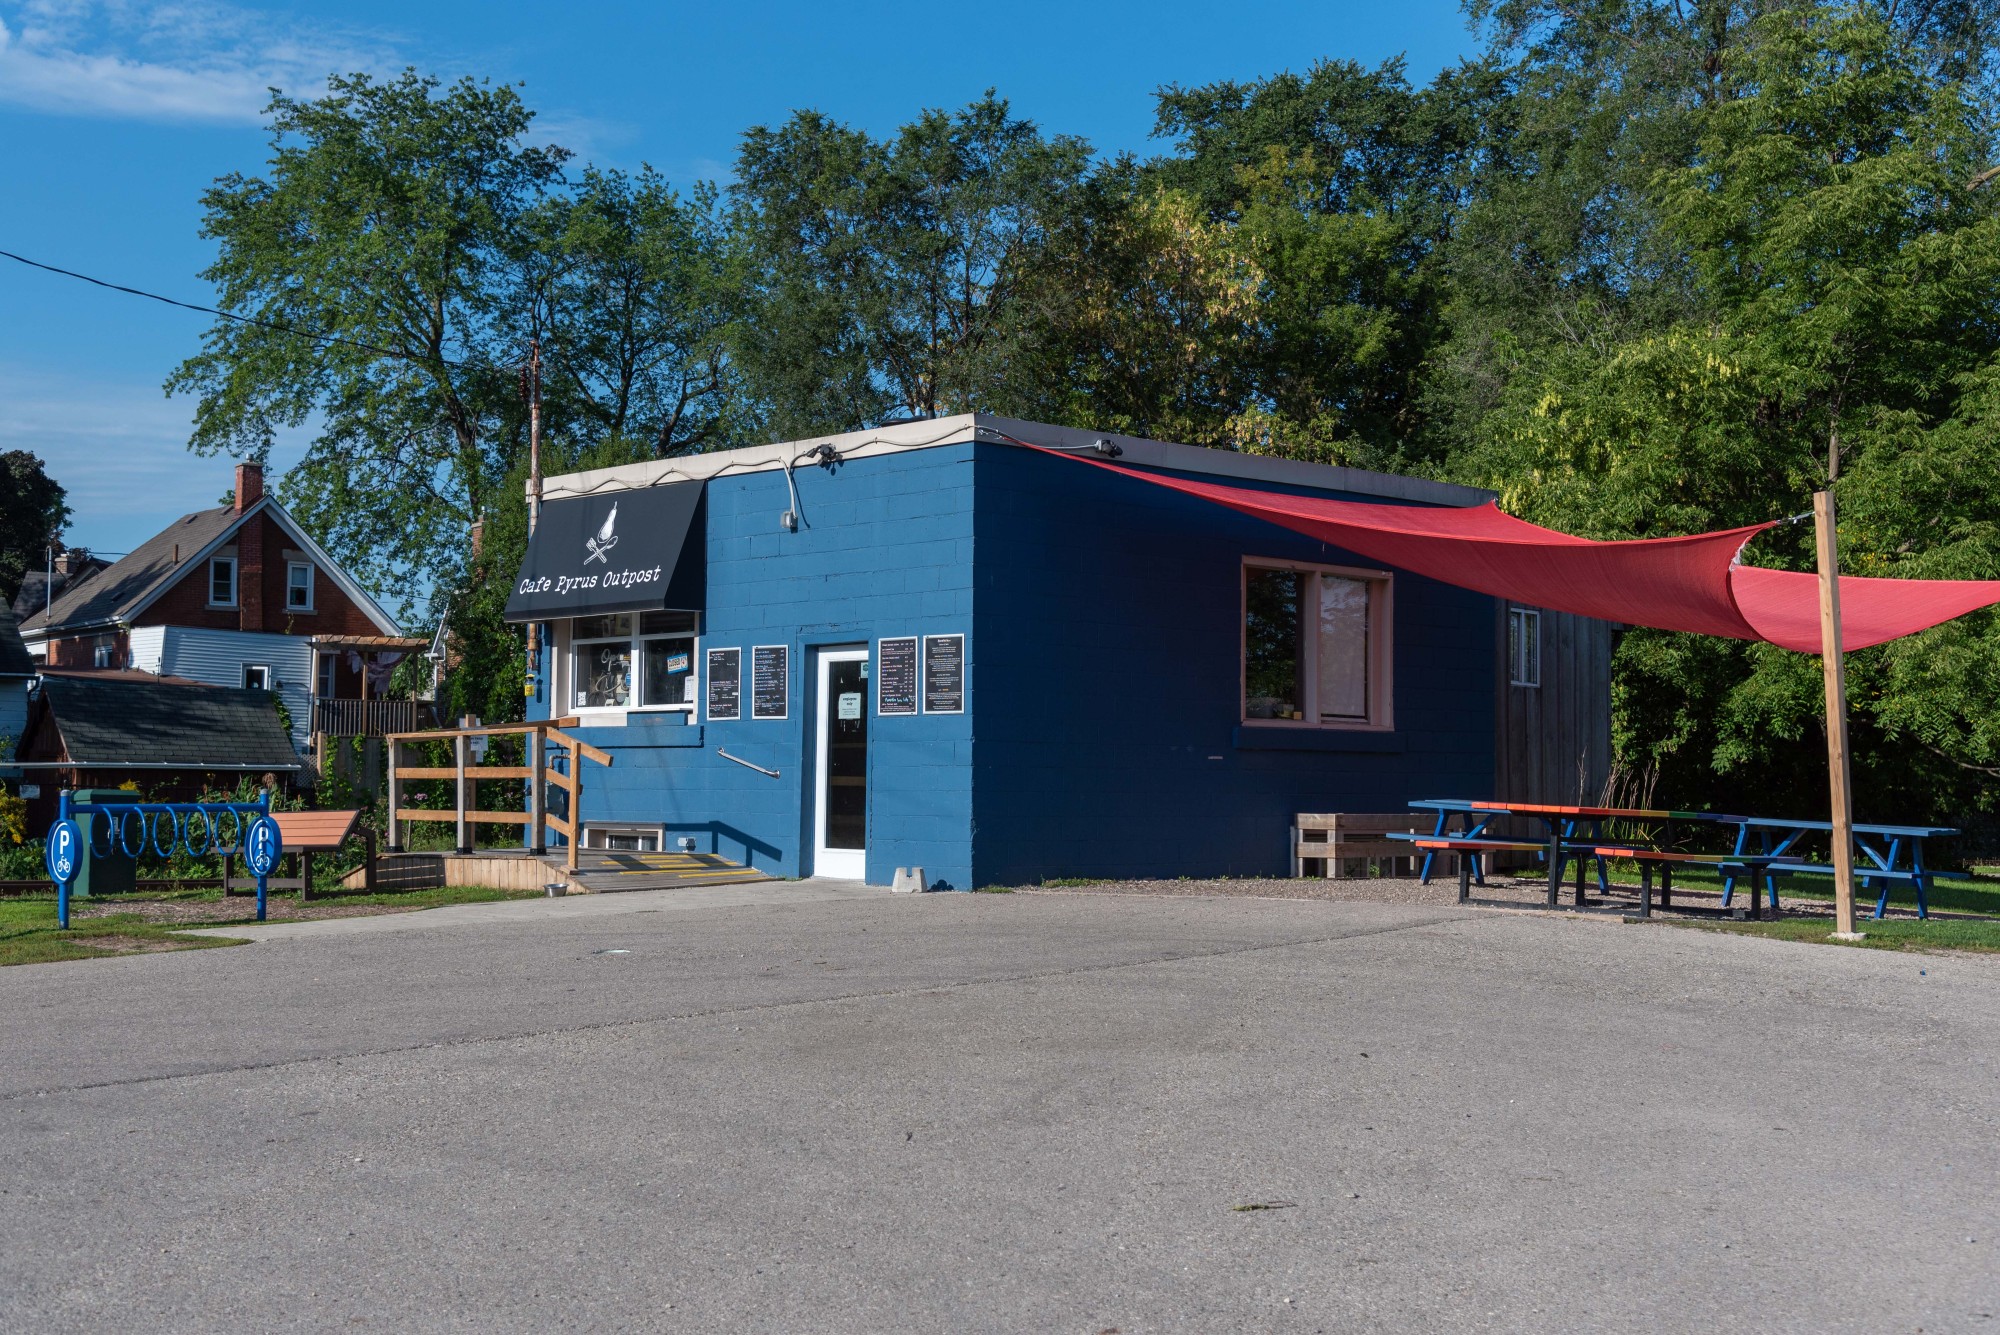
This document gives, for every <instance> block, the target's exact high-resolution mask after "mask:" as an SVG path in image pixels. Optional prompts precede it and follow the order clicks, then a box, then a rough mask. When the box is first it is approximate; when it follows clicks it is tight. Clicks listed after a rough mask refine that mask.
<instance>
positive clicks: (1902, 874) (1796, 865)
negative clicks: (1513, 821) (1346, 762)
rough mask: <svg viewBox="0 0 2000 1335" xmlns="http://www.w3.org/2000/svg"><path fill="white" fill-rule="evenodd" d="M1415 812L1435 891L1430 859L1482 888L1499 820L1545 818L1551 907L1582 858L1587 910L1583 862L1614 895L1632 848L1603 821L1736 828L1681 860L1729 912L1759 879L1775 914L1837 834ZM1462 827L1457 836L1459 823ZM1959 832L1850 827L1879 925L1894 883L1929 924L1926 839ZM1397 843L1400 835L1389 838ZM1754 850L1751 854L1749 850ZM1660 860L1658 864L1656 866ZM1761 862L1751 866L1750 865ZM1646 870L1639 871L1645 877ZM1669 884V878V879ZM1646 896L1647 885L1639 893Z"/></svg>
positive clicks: (1425, 873)
mask: <svg viewBox="0 0 2000 1335" xmlns="http://www.w3.org/2000/svg"><path fill="white" fill-rule="evenodd" d="M1410 809H1411V810H1413V811H1428V812H1431V813H1433V814H1434V815H1435V817H1436V820H1435V822H1434V825H1435V828H1434V829H1433V830H1432V832H1431V833H1430V834H1429V835H1411V836H1407V837H1408V838H1409V839H1411V840H1412V841H1413V842H1416V841H1421V842H1419V843H1418V846H1419V847H1421V848H1423V850H1424V861H1423V866H1422V868H1421V869H1420V876H1421V879H1422V881H1423V883H1424V884H1426V885H1428V884H1429V883H1430V877H1431V866H1432V860H1433V859H1434V858H1435V857H1436V856H1437V855H1438V854H1439V853H1440V852H1447V851H1452V852H1458V853H1459V855H1460V856H1461V857H1462V858H1470V859H1471V860H1472V868H1471V877H1472V879H1473V880H1474V881H1477V883H1478V884H1480V885H1484V884H1485V883H1486V881H1485V877H1484V874H1483V869H1482V867H1481V865H1480V859H1481V858H1482V857H1483V856H1484V855H1485V854H1486V853H1488V852H1491V851H1496V850H1492V849H1483V848H1479V847H1476V846H1477V845H1479V844H1481V843H1482V842H1491V841H1492V840H1493V836H1492V835H1491V834H1489V833H1488V827H1489V826H1491V825H1492V823H1493V822H1494V821H1496V820H1498V819H1500V818H1501V817H1503V816H1534V817H1537V818H1539V819H1540V820H1541V821H1542V822H1543V824H1544V827H1545V829H1546V830H1547V849H1546V852H1545V854H1544V856H1545V857H1546V858H1547V859H1548V867H1549V904H1550V906H1551V907H1553V906H1554V905H1555V903H1556V899H1557V892H1558V890H1559V889H1560V886H1561V883H1562V876H1561V872H1562V868H1563V866H1564V865H1565V864H1566V863H1567V862H1568V861H1569V860H1570V859H1571V858H1572V857H1573V858H1575V860H1576V902H1577V903H1578V904H1579V905H1581V904H1582V903H1583V902H1584V876H1585V873H1586V869H1587V864H1588V863H1589V862H1590V861H1591V860H1595V862H1596V864H1597V885H1598V891H1599V893H1600V894H1608V893H1609V892H1610V888H1611V887H1610V880H1609V877H1608V875H1607V873H1606V868H1605V864H1606V860H1607V859H1609V858H1612V857H1615V856H1617V854H1616V853H1614V852H1613V851H1611V850H1612V849H1614V848H1624V849H1627V850H1628V851H1629V850H1631V849H1632V847H1633V846H1632V845H1629V844H1627V845H1614V844H1612V843H1610V842H1609V841H1606V840H1605V839H1604V837H1603V826H1604V822H1606V821H1611V820H1631V821H1646V822H1656V823H1659V824H1662V825H1664V826H1665V830H1664V832H1663V834H1664V838H1663V841H1662V842H1667V843H1671V841H1672V839H1673V827H1674V825H1675V824H1676V823H1677V822H1680V823H1689V824H1705V825H1717V826H1734V827H1735V830H1736V839H1735V846H1734V847H1733V848H1732V849H1731V850H1730V852H1729V854H1728V855H1726V857H1724V856H1722V855H1706V856H1702V857H1694V858H1689V859H1683V860H1692V861H1707V862H1709V863H1710V864H1711V865H1713V866H1714V867H1715V869H1716V870H1719V871H1720V872H1721V873H1722V876H1723V882H1722V907H1723V908H1724V910H1727V909H1728V908H1729V907H1730V906H1731V904H1732V902H1733V901H1734V898H1735V892H1736V883H1737V881H1739V880H1742V879H1745V878H1746V877H1748V878H1750V879H1751V880H1752V882H1753V884H1754V882H1755V880H1756V878H1759V877H1761V878H1762V879H1763V882H1764V888H1765V891H1766V896H1767V898H1768V900H1769V903H1770V907H1771V910H1772V911H1773V912H1774V913H1775V912H1776V911H1777V909H1778V907H1779V905H1778V879H1779V878H1780V877H1782V876H1793V875H1805V876H1831V875H1833V871H1834V869H1833V866H1832V865H1831V864H1830V863H1821V862H1810V861H1807V860H1806V859H1805V857H1804V856H1803V854H1802V853H1801V852H1800V851H1798V850H1797V848H1796V846H1797V844H1798V842H1799V840H1801V839H1802V838H1804V837H1806V836H1807V835H1810V834H1814V833H1826V834H1831V833H1832V832H1833V823H1832V822H1831V821H1811V820H1789V819H1783V818H1779V817H1766V816H1735V815H1729V814H1726V813H1723V812H1715V811H1678V810H1670V809H1654V808H1643V807H1593V806H1580V805H1578V806H1570V805H1561V804H1554V803H1544V802H1491V801H1488V802H1482V801H1469V800H1465V799H1460V798H1426V799H1423V800H1420V801H1415V802H1411V803H1410ZM1454 820H1455V821H1457V822H1459V823H1460V825H1461V828H1460V829H1459V830H1458V831H1456V832H1454V831H1453V830H1452V829H1451V825H1452V822H1453V821H1454ZM1957 833H1958V831H1957V830H1956V829H1953V828H1951V827H1949V826H1943V825H1856V826H1854V847H1855V851H1856V853H1857V859H1856V867H1855V875H1856V879H1857V880H1859V881H1860V882H1861V883H1862V885H1863V886H1865V887H1867V888H1870V889H1877V888H1879V894H1878V895H1877V898H1876V902H1875V915H1874V916H1875V917H1877V918H1880V917H1882V916H1883V915H1884V914H1885V913H1886V912H1887V911H1888V906H1889V889H1890V887H1891V886H1892V885H1894V884H1896V883H1897V882H1902V881H1907V882H1909V883H1910V884H1911V885H1912V886H1914V887H1915V889H1916V894H1917V916H1918V917H1920V918H1928V917H1929V916H1930V884H1931V872H1930V870H1929V868H1927V867H1926V866H1925V865H1924V841H1925V840H1926V839H1933V838H1944V837H1947V836H1950V835H1955V834H1957ZM1388 837H1389V838H1391V839H1395V838H1401V837H1404V836H1398V835H1394V834H1392V835H1390V836H1388ZM1753 844H1754V847H1753ZM1653 860H1658V859H1653ZM1753 863H1754V864H1755V865H1754V866H1753V865H1752V864H1753ZM1645 871H1646V866H1645V864H1644V863H1642V864H1641V872H1642V874H1643V873H1644V872H1645ZM1664 879H1665V878H1664V877H1663V880H1664ZM1642 889H1643V886H1642Z"/></svg>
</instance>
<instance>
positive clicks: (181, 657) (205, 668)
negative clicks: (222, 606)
mask: <svg viewBox="0 0 2000 1335" xmlns="http://www.w3.org/2000/svg"><path fill="white" fill-rule="evenodd" d="M132 666H133V667H135V668H137V669H138V670H139V671H141V672H151V673H154V674H155V675H158V676H162V677H179V678H181V679H182V680H184V681H199V682H204V683H206V684H208V685H210V686H250V687H256V688H258V689H261V690H269V691H276V692H277V693H278V698H279V699H280V700H282V701H284V703H285V711H286V712H287V713H288V714H290V715H291V720H292V745H294V746H296V747H297V748H299V750H301V751H303V750H305V749H306V747H307V746H308V745H309V743H310V740H311V734H312V692H313V681H312V674H313V646H312V642H311V641H310V640H308V639H306V638H305V637H304V636H301V635H273V634H266V633H263V632H259V631H245V630H204V629H201V628H200V627H196V626H134V627H133V628H132Z"/></svg>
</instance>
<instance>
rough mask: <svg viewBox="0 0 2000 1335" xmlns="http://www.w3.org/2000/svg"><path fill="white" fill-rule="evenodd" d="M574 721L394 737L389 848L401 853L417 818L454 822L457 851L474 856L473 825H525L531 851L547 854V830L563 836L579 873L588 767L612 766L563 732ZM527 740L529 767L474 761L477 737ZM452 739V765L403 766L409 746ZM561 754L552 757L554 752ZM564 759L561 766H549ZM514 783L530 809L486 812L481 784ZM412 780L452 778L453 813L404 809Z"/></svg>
mask: <svg viewBox="0 0 2000 1335" xmlns="http://www.w3.org/2000/svg"><path fill="white" fill-rule="evenodd" d="M575 726H576V720H575V719H573V718H562V719H551V720H549V721H547V722H541V723H514V724H505V725H501V726H498V727H491V728H485V727H481V728H470V727H465V728H440V729H437V730H435V731H431V732H401V733H392V734H391V735H390V736H389V737H387V738H386V739H385V740H386V741H387V743H388V747H389V812H390V821H389V830H390V835H389V848H388V851H389V852H391V853H400V852H402V851H403V849H404V848H405V846H406V843H407V840H406V839H405V835H406V833H407V828H406V827H407V825H408V823H409V822H411V821H450V822H453V823H454V824H455V825H456V826H457V832H458V844H457V847H458V851H459V852H461V853H470V852H471V851H472V827H473V826H474V825H523V826H526V827H527V831H528V849H527V851H528V852H530V853H533V854H541V853H543V852H545V851H547V848H548V832H549V831H550V830H554V831H555V832H556V833H557V834H560V835H561V836H562V837H563V839H564V840H565V842H566V843H567V844H568V846H569V869H570V870H571V871H575V870H576V865H577V850H578V846H579V845H580V844H581V843H582V842H583V762H584V761H586V760H588V761H591V762H593V763H595V764H599V765H604V766H607V767H608V766H609V765H610V764H611V757H610V756H609V755H608V754H606V753H605V752H603V751H600V750H598V749H597V748H596V747H594V746H592V745H590V744H589V743H588V742H584V741H580V740H578V739H577V738H575V737H572V736H570V735H569V734H568V733H566V732H564V731H563V728H564V727H575ZM515 736H518V737H522V738H524V739H525V744H526V749H527V756H526V760H527V762H528V763H527V764H525V765H483V764H474V763H472V739H473V738H475V737H515ZM423 742H449V743H450V744H451V748H452V764H451V766H450V767H449V768H441V767H437V766H430V767H426V766H421V765H415V766H413V765H406V764H404V763H403V762H404V748H405V747H407V746H410V745H412V744H414V743H423ZM551 747H553V748H555V749H556V750H557V751H558V752H560V754H559V755H552V754H551V753H550V748H551ZM555 760H560V761H561V762H562V769H560V770H559V769H557V768H556V767H555V765H553V764H551V763H550V762H551V761H555ZM500 779H516V780H520V781H522V782H524V783H526V784H527V789H528V809H527V810H526V811H482V810H480V808H479V784H480V783H481V781H484V780H500ZM412 780H450V781H451V783H452V786H453V791H452V798H453V800H452V808H451V810H449V811H446V810H442V809H431V808H425V807H406V806H404V805H403V785H404V784H405V783H407V782H410V781H412ZM551 788H554V789H556V790H558V791H560V792H561V793H562V794H563V796H564V798H565V801H564V803H563V814H562V815H557V814H556V813H555V812H553V811H551V810H549V800H548V799H549V790H550V789H551Z"/></svg>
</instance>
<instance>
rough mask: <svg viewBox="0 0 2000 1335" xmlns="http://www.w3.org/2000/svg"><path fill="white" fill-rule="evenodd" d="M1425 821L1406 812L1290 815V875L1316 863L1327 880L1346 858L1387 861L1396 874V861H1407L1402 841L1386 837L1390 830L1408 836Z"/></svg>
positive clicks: (1302, 872) (1336, 873)
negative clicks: (1319, 864) (1321, 866)
mask: <svg viewBox="0 0 2000 1335" xmlns="http://www.w3.org/2000/svg"><path fill="white" fill-rule="evenodd" d="M1429 825H1430V822H1429V821H1426V820H1424V819H1423V818H1422V817H1421V816H1412V815H1411V814H1410V813H1409V812H1407V811H1399V812H1391V813H1388V814H1372V813H1368V812H1353V811H1334V812H1324V813H1316V812H1301V813H1299V814H1298V815H1296V816H1294V817H1292V875H1293V876H1294V877H1299V876H1304V875H1306V874H1307V873H1306V863H1308V862H1318V863H1321V864H1322V865H1323V867H1324V874H1325V876H1326V877H1327V879H1329V880H1333V879H1337V878H1338V877H1339V876H1340V874H1341V863H1343V862H1345V861H1347V860H1348V859H1350V858H1351V859H1356V860H1359V861H1362V862H1364V864H1365V863H1367V862H1384V863H1387V864H1389V872H1390V874H1391V875H1397V874H1399V869H1398V866H1397V864H1399V863H1402V862H1405V861H1410V860H1412V859H1411V856H1410V846H1409V844H1408V842H1407V840H1405V841H1404V842H1401V843H1399V842H1397V841H1396V840H1393V839H1389V838H1386V837H1385V836H1387V835H1389V834H1391V833H1397V834H1402V835H1406V836H1407V835H1409V834H1412V833H1415V832H1418V831H1422V830H1424V829H1427V828H1428V827H1429ZM1363 871H1364V873H1365V872H1366V867H1365V865H1364V868H1363Z"/></svg>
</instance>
